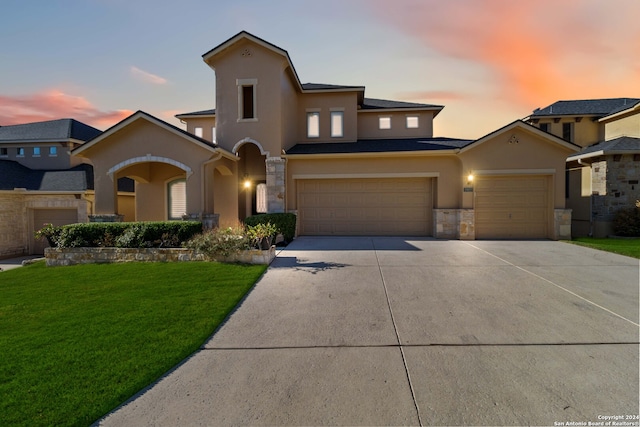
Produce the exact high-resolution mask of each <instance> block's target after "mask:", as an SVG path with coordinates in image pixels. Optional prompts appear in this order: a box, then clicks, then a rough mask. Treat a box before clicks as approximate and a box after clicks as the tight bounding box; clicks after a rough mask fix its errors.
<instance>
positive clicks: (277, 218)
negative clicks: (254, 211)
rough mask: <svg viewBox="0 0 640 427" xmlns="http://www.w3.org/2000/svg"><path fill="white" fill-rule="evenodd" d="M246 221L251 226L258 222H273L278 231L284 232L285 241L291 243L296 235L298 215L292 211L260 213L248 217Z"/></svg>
mask: <svg viewBox="0 0 640 427" xmlns="http://www.w3.org/2000/svg"><path fill="white" fill-rule="evenodd" d="M244 223H245V224H247V225H249V226H255V225H258V224H268V223H271V224H273V225H274V226H275V227H276V229H277V230H278V233H280V234H282V236H283V237H284V240H285V242H287V243H289V242H291V241H292V240H293V238H294V237H295V235H296V215H295V214H292V213H271V214H258V215H253V216H250V217H247V218H246V219H245V220H244Z"/></svg>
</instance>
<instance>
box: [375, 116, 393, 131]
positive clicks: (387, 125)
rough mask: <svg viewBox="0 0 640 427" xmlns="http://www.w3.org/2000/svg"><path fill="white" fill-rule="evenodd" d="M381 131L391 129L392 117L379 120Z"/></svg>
mask: <svg viewBox="0 0 640 427" xmlns="http://www.w3.org/2000/svg"><path fill="white" fill-rule="evenodd" d="M378 128H379V129H391V117H379V118H378Z"/></svg>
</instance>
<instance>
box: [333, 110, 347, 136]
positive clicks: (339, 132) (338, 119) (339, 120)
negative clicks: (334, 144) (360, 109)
mask: <svg viewBox="0 0 640 427" xmlns="http://www.w3.org/2000/svg"><path fill="white" fill-rule="evenodd" d="M343 136H344V112H343V111H332V112H331V137H332V138H342V137H343Z"/></svg>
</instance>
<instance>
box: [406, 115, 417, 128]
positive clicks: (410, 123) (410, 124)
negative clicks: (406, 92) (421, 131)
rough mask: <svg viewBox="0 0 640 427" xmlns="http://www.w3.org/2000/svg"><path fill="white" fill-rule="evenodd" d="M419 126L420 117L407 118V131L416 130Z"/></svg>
mask: <svg viewBox="0 0 640 427" xmlns="http://www.w3.org/2000/svg"><path fill="white" fill-rule="evenodd" d="M418 126H419V122H418V116H407V129H416V128H418Z"/></svg>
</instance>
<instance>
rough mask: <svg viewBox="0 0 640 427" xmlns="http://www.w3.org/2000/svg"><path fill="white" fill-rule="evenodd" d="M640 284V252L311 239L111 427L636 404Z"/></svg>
mask: <svg viewBox="0 0 640 427" xmlns="http://www.w3.org/2000/svg"><path fill="white" fill-rule="evenodd" d="M639 283H640V277H639V262H638V260H635V259H632V258H628V257H623V256H617V255H613V254H608V253H604V252H599V251H595V250H590V249H586V248H582V247H579V246H574V245H570V244H566V243H560V242H551V241H525V242H521V241H474V242H462V241H438V240H433V239H419V238H414V239H409V238H407V239H403V238H384V237H380V238H377V237H374V238H364V237H363V238H306V237H305V238H300V239H298V240H296V241H295V242H293V243H292V244H291V245H289V246H288V247H287V248H286V249H285V250H283V251H281V252H280V253H279V255H278V257H277V258H276V260H275V261H274V263H273V264H272V265H271V267H270V268H269V269H268V271H267V273H266V274H265V275H264V277H263V278H262V279H261V280H260V281H259V282H258V284H257V285H256V287H255V288H254V289H253V290H252V292H251V293H250V294H249V295H248V297H247V298H246V299H245V301H244V302H243V303H242V304H241V306H240V307H239V309H238V310H237V311H236V312H235V313H233V314H232V315H231V317H230V318H229V319H228V321H227V322H226V324H224V325H223V326H222V327H221V328H220V329H219V330H218V331H217V332H216V333H215V334H214V336H213V338H212V339H211V340H210V341H209V342H207V343H206V344H205V345H204V346H203V348H202V350H201V351H199V352H198V353H196V354H195V355H194V356H193V357H191V358H190V359H189V360H187V361H186V362H185V363H184V364H182V365H181V366H179V367H178V368H177V369H175V370H174V371H173V372H171V373H170V374H169V375H167V376H165V377H164V378H163V379H161V380H160V381H159V382H158V383H157V384H155V385H154V386H153V387H151V388H150V389H148V390H146V391H145V392H143V393H141V394H140V395H139V396H137V397H136V398H135V399H133V400H132V401H130V402H129V403H127V404H126V405H124V406H123V407H121V408H120V409H118V410H117V411H115V412H114V413H113V414H111V415H109V416H108V417H107V418H106V419H104V420H103V421H102V422H101V423H100V424H101V425H105V426H122V425H158V426H175V425H181V426H184V425H420V424H422V425H554V423H564V425H568V424H567V423H570V422H583V423H588V422H592V423H596V422H606V421H607V420H608V421H611V420H612V419H605V418H604V417H610V416H623V417H624V416H633V415H637V414H638V413H639V408H638V395H639V387H638V381H639V380H638V378H639V368H638V362H639V360H638V359H639V356H638V354H639V331H640V328H639V325H638V323H639V319H638V318H639V314H638V311H639V308H638V307H639V295H638V289H639V287H640V284H639ZM618 421H627V422H629V421H631V422H637V421H638V419H637V418H636V419H629V420H625V419H624V418H622V419H619V420H618ZM555 425H560V424H555ZM636 425H638V424H636Z"/></svg>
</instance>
